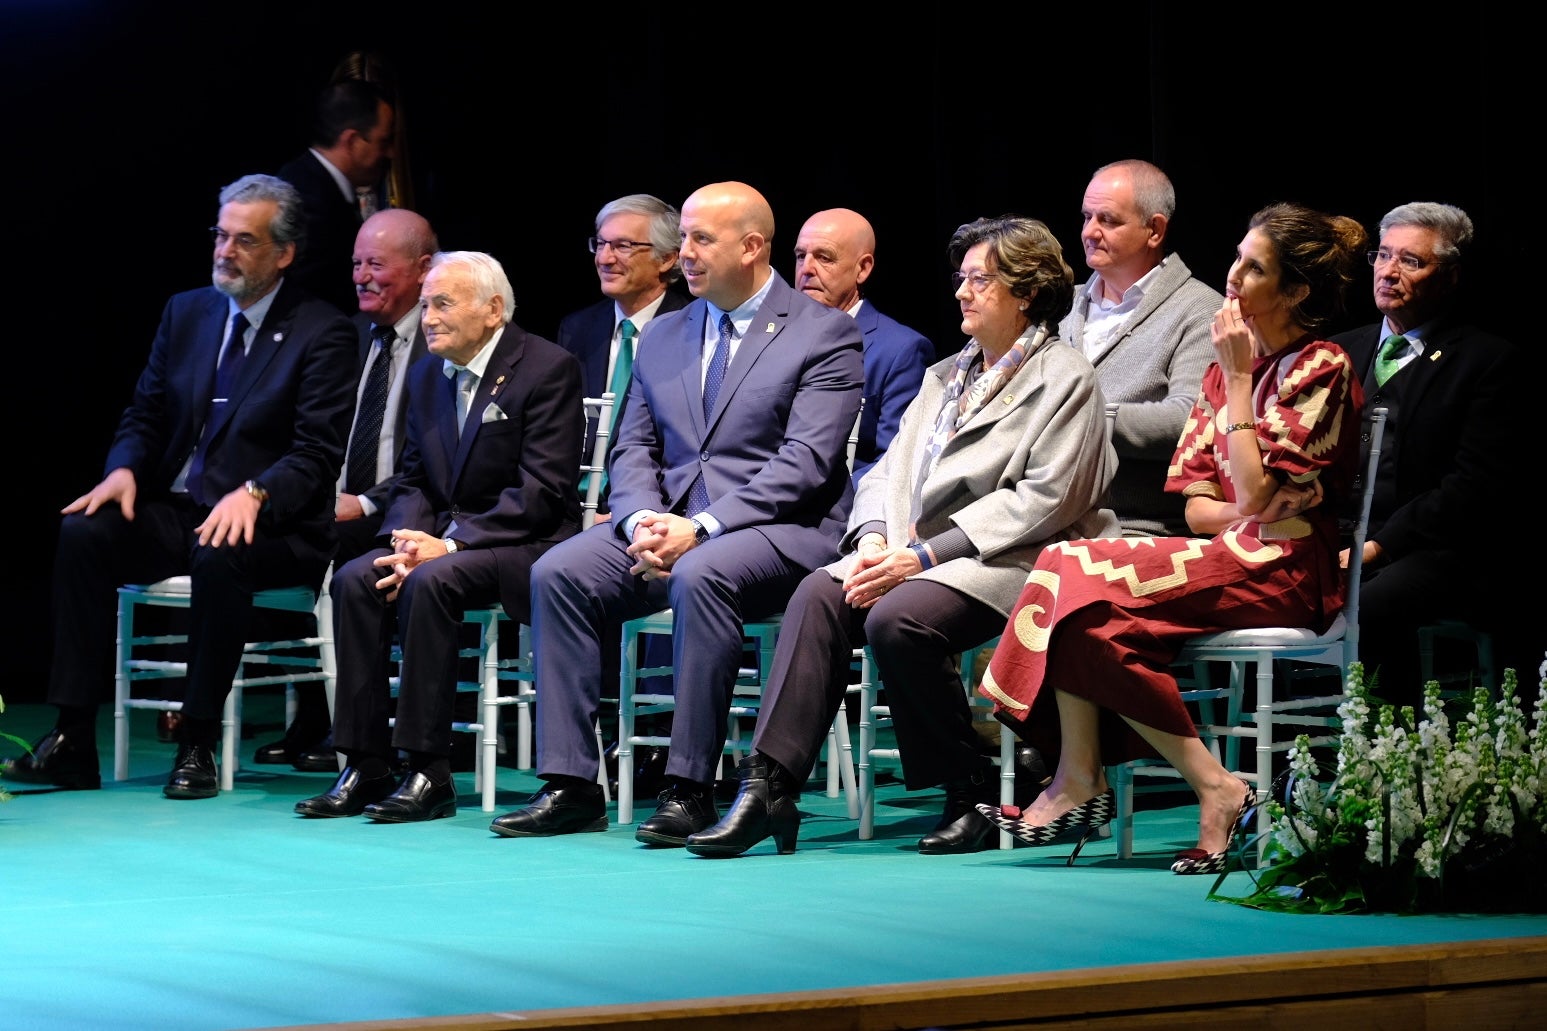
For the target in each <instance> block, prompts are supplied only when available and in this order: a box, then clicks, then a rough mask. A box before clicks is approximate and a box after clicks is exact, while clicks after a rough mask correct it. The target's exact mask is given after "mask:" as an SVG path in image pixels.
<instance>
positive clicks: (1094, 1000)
mask: <svg viewBox="0 0 1547 1031" xmlns="http://www.w3.org/2000/svg"><path fill="white" fill-rule="evenodd" d="M1298 919H1314V917H1310V918H1298ZM1544 1012H1547V936H1543V937H1530V938H1496V939H1488V940H1484V941H1475V942H1452V943H1442V944H1437V945H1413V946H1396V947H1390V948H1360V949H1331V950H1326V951H1318V952H1294V953H1283V954H1278V955H1267V956H1244V957H1236V958H1231V959H1213V960H1197V961H1189V962H1176V963H1142V964H1137V965H1134V966H1125V967H1102V968H1099V969H1088V970H1066V971H1057V972H1051V973H1038V974H1025V975H1008V976H1001V977H981V978H963V979H959V980H950V981H926V982H917V983H913V984H897V985H875V986H871V987H866V988H854V989H833V990H824V991H815V992H791V993H787V994H778V995H741V996H728V997H723V998H714V999H693V1000H685V1001H684V1000H679V1001H670V1002H654V1003H640V1004H637V1005H627V1006H596V1007H584V1008H582V1007H576V1008H565V1009H546V1010H527V1011H519V1012H515V1011H513V1012H509V1013H481V1014H468V1015H466V1016H457V1017H438V1018H429V1019H419V1020H391V1021H377V1022H362V1023H344V1024H327V1025H311V1026H310V1027H311V1028H312V1031H322V1029H324V1028H326V1031H367V1029H370V1031H406V1029H410V1028H411V1029H421V1028H423V1029H434V1031H527V1029H543V1031H580V1029H596V1028H618V1029H629V1028H670V1029H672V1031H679V1029H680V1031H708V1029H712V1028H732V1027H733V1028H735V1029H736V1031H880V1029H926V1028H927V1029H941V1031H949V1029H969V1028H971V1029H981V1031H1012V1029H1016V1028H1036V1029H1038V1031H1046V1029H1058V1028H1070V1029H1073V1028H1080V1029H1081V1031H1117V1029H1123V1031H1156V1029H1162V1028H1188V1029H1196V1028H1205V1029H1224V1028H1232V1029H1234V1028H1246V1027H1251V1028H1285V1029H1289V1028H1295V1029H1304V1028H1308V1027H1310V1028H1315V1029H1316V1031H1345V1029H1346V1031H1371V1029H1383V1028H1391V1029H1393V1031H1397V1029H1401V1031H1415V1029H1434V1031H1439V1029H1450V1028H1460V1027H1464V1028H1466V1029H1467V1031H1492V1029H1502V1028H1535V1027H1541V1026H1542V1025H1541V1024H1540V1023H1539V1021H1541V1020H1542V1014H1543V1013H1544ZM296 1031H299V1029H296Z"/></svg>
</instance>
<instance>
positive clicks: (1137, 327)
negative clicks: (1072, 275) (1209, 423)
mask: <svg viewBox="0 0 1547 1031" xmlns="http://www.w3.org/2000/svg"><path fill="white" fill-rule="evenodd" d="M1175 210H1176V191H1175V190H1174V189H1173V188H1172V186H1171V180H1170V179H1168V178H1167V177H1166V174H1165V173H1164V172H1162V171H1161V170H1160V169H1159V168H1156V167H1155V166H1154V165H1152V164H1150V163H1149V162H1147V161H1139V160H1134V159H1129V160H1123V161H1114V162H1112V163H1111V164H1108V165H1103V166H1102V167H1101V168H1098V169H1097V170H1096V172H1095V174H1094V175H1093V176H1092V177H1091V180H1090V185H1089V186H1087V187H1086V188H1085V197H1084V200H1083V201H1082V202H1081V206H1080V218H1081V221H1082V226H1081V228H1080V242H1081V243H1082V244H1083V245H1084V248H1085V264H1086V265H1088V266H1089V267H1090V269H1091V277H1090V279H1089V280H1088V281H1087V282H1086V283H1085V285H1084V286H1083V287H1080V288H1079V289H1077V290H1076V291H1075V294H1074V308H1073V310H1072V311H1070V312H1069V314H1068V315H1066V316H1064V318H1063V321H1062V322H1061V323H1059V327H1058V335H1059V336H1060V337H1062V338H1063V339H1064V340H1065V341H1066V342H1068V343H1069V344H1070V345H1072V346H1073V347H1075V348H1078V349H1079V350H1081V351H1082V352H1084V354H1085V357H1086V358H1088V359H1090V363H1091V364H1092V365H1094V366H1095V367H1096V376H1097V379H1098V380H1099V382H1100V384H1101V392H1102V394H1103V395H1105V397H1106V400H1107V401H1108V402H1109V403H1110V402H1116V403H1117V405H1118V409H1117V422H1116V424H1115V426H1114V427H1113V444H1114V445H1115V446H1116V448H1117V455H1118V468H1117V478H1116V479H1114V480H1113V481H1112V488H1111V493H1110V495H1109V501H1108V504H1109V505H1110V507H1111V508H1112V509H1113V510H1114V511H1116V513H1117V517H1118V519H1119V520H1120V521H1121V522H1122V524H1123V533H1124V534H1125V535H1128V536H1133V535H1150V534H1170V535H1181V536H1190V535H1191V534H1192V531H1191V530H1189V529H1188V528H1187V522H1186V519H1185V518H1184V517H1183V507H1184V502H1183V499H1182V498H1181V496H1180V495H1177V494H1167V493H1165V489H1164V488H1165V482H1166V466H1167V465H1168V464H1169V463H1170V461H1171V456H1172V453H1173V452H1174V451H1175V450H1176V442H1177V439H1178V438H1179V437H1180V436H1181V434H1182V424H1183V422H1185V421H1186V419H1187V413H1188V412H1189V411H1190V410H1191V409H1192V403H1193V401H1194V400H1195V399H1196V398H1197V395H1198V386H1199V384H1200V383H1201V382H1202V380H1203V370H1204V369H1206V368H1208V364H1209V362H1210V361H1212V360H1213V358H1214V348H1213V345H1211V344H1210V343H1209V321H1210V320H1211V319H1212V318H1213V317H1214V313H1215V312H1217V311H1219V308H1220V305H1221V304H1223V303H1224V298H1223V297H1222V296H1221V295H1220V293H1219V291H1217V290H1215V289H1213V288H1212V287H1210V286H1207V285H1205V284H1204V283H1202V282H1200V281H1199V280H1197V279H1194V278H1193V275H1192V271H1191V270H1190V269H1188V267H1187V265H1186V264H1185V263H1184V262H1183V261H1182V259H1181V256H1180V255H1176V254H1170V255H1168V254H1167V253H1166V250H1165V240H1166V230H1167V228H1168V227H1169V226H1170V224H1171V216H1172V214H1173V213H1174V212H1175Z"/></svg>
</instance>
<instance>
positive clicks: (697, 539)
mask: <svg viewBox="0 0 1547 1031" xmlns="http://www.w3.org/2000/svg"><path fill="white" fill-rule="evenodd" d="M689 521H690V522H691V523H692V524H693V543H694V544H703V543H704V542H705V541H707V540H708V539H709V528H708V527H707V526H705V525H704V524H703V523H701V522H699V521H698V520H697V519H692V520H689Z"/></svg>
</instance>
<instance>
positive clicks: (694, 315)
mask: <svg viewBox="0 0 1547 1031" xmlns="http://www.w3.org/2000/svg"><path fill="white" fill-rule="evenodd" d="M708 314H709V302H708V301H705V300H703V299H699V300H695V301H694V302H693V304H692V305H691V306H689V308H688V315H687V326H686V329H687V333H686V338H685V339H684V340H683V343H684V345H685V346H686V347H687V350H688V353H687V354H686V355H684V358H685V359H686V360H685V361H683V363H682V376H681V383H682V397H683V403H684V404H685V405H686V406H687V410H688V418H689V419H691V420H692V422H693V429H695V430H696V431H697V432H698V439H699V440H700V441H702V440H703V439H704V437H705V436H706V432H705V427H704V371H703V370H704V322H705V321H706V320H707V318H708ZM721 391H722V393H723V391H724V388H723V387H722V388H721Z"/></svg>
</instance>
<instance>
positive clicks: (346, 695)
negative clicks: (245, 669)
mask: <svg viewBox="0 0 1547 1031" xmlns="http://www.w3.org/2000/svg"><path fill="white" fill-rule="evenodd" d="M421 296H422V299H423V304H424V316H423V319H424V334H425V339H426V342H427V344H428V346H429V350H430V356H429V357H427V358H425V359H423V360H422V361H420V362H419V363H418V364H416V365H415V366H414V367H413V368H412V369H411V370H410V371H409V379H408V438H407V441H406V443H405V446H404V449H403V464H402V469H401V471H400V472H399V473H398V476H397V478H396V480H395V481H394V482H393V484H392V492H391V494H390V495H389V496H388V501H387V511H386V515H385V516H384V518H383V523H382V525H383V527H384V528H386V529H387V530H388V532H389V533H390V535H391V539H390V547H388V546H387V544H388V542H383V546H381V547H377V548H373V549H372V550H370V551H367V552H366V553H365V554H363V555H361V556H360V557H358V558H356V559H354V560H353V561H351V562H349V563H348V564H346V565H345V566H343V567H342V568H341V569H339V570H338V572H337V573H335V574H334V576H333V581H332V587H331V590H332V598H333V626H334V635H333V636H334V642H335V646H336V648H337V654H338V680H337V690H336V694H335V705H336V712H335V716H334V724H333V741H334V744H335V746H336V747H337V748H338V750H339V751H340V752H342V753H343V754H344V756H345V757H346V759H347V760H348V764H347V765H346V766H345V768H344V770H343V772H342V773H340V774H339V777H338V780H337V781H336V782H335V783H334V785H333V787H331V788H330V789H329V790H328V791H326V792H324V793H323V794H321V795H318V796H316V797H314V798H308V799H305V800H303V801H301V802H298V803H296V807H295V808H296V812H298V813H301V814H303V815H306V816H356V815H360V814H361V813H363V814H364V815H366V816H367V817H370V818H371V819H374V820H380V821H384V822H388V823H411V822H416V821H420V820H433V819H436V818H438V817H442V816H450V815H452V814H453V813H455V812H456V808H457V796H456V790H455V788H454V787H453V785H452V781H451V764H450V755H451V734H452V730H451V724H452V706H453V702H454V700H455V696H456V686H457V659H458V641H459V633H460V630H461V627H462V614H463V612H464V611H466V610H467V609H469V608H480V607H484V606H489V605H494V604H496V603H497V604H500V605H503V606H504V609H505V612H506V614H508V615H509V616H510V618H511V619H512V620H516V621H518V622H522V623H525V622H527V621H528V615H527V598H528V594H529V592H528V582H529V578H530V570H531V566H532V563H533V562H534V561H536V559H537V558H538V557H539V556H541V555H542V554H544V553H545V552H546V551H547V550H548V549H549V548H551V547H553V545H554V544H556V543H557V542H559V541H561V540H564V539H565V538H567V537H569V536H571V535H572V534H574V533H575V532H576V531H577V530H579V528H580V496H579V494H578V493H577V492H576V490H575V476H576V472H577V471H578V469H579V468H580V438H581V432H580V431H581V427H582V426H583V425H584V423H583V421H582V420H583V414H582V413H583V411H584V408H583V406H582V404H581V396H582V395H581V392H580V364H579V363H578V362H577V361H575V358H574V356H573V355H570V354H567V353H566V352H564V351H562V350H560V349H559V347H558V345H556V344H553V343H551V342H550V341H547V340H544V339H542V338H541V337H538V336H534V335H533V334H531V333H527V332H526V331H525V330H523V329H522V328H521V327H520V326H518V325H516V324H515V323H514V322H512V321H511V320H510V319H511V312H512V310H513V309H514V307H515V296H514V294H513V292H512V290H511V287H510V280H509V279H508V278H506V276H505V271H504V269H503V268H501V266H500V264H499V262H498V261H496V260H495V259H494V258H492V257H490V256H489V255H487V254H482V253H478V252H473V251H452V252H449V253H442V254H437V255H436V256H435V258H434V259H433V261H432V263H431V267H430V272H429V275H428V276H426V277H425V281H424V286H423V288H422V294H421ZM394 632H395V633H396V635H397V637H398V640H399V642H400V643H401V646H402V656H403V658H402V664H401V667H400V669H399V671H398V672H399V684H400V686H399V691H398V698H397V710H396V723H395V725H394V726H393V727H391V728H390V729H389V727H388V717H389V715H390V712H389V710H390V707H391V703H392V696H391V690H390V686H389V682H388V677H389V668H388V664H389V657H390V653H391V649H392V639H393V635H394ZM398 750H401V751H403V752H406V753H407V755H408V767H409V768H408V773H407V774H406V776H404V777H403V779H402V780H401V782H400V781H399V780H398V779H397V778H396V777H395V776H394V775H393V772H392V765H393V759H394V757H395V754H396V752H397V751H398ZM491 772H492V771H491Z"/></svg>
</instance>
